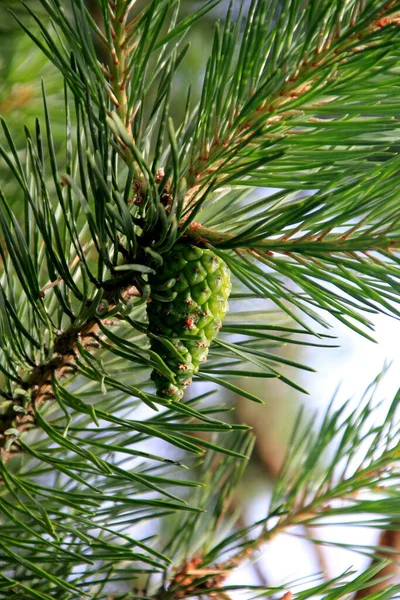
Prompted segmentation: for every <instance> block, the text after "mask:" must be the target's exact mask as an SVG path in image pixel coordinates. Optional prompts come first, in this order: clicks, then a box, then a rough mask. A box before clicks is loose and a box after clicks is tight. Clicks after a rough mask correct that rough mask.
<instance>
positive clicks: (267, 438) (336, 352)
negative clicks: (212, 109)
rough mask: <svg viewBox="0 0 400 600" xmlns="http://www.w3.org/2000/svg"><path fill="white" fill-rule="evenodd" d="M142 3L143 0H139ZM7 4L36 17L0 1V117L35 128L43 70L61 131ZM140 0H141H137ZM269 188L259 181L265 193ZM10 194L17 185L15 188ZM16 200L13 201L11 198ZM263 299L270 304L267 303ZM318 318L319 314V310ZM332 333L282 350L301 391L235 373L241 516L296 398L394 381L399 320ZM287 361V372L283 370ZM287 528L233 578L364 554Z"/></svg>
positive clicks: (190, 61)
mask: <svg viewBox="0 0 400 600" xmlns="http://www.w3.org/2000/svg"><path fill="white" fill-rule="evenodd" d="M87 4H88V6H89V8H90V9H91V11H92V12H93V14H94V15H96V6H97V2H96V0H87ZM142 4H144V3H143V2H142ZM182 4H183V6H184V10H186V11H188V12H190V10H191V9H192V7H193V5H194V4H198V3H196V2H191V1H190V0H185V1H184V2H183V3H182ZM226 4H227V3H224V2H222V3H221V5H220V6H219V8H218V10H216V11H214V12H213V13H210V14H209V15H208V16H207V17H206V18H205V19H203V21H202V22H201V24H199V25H197V26H196V28H195V30H194V31H193V33H192V35H191V48H190V50H189V52H188V54H187V56H186V58H185V61H184V63H183V65H182V69H181V71H180V75H179V78H178V79H177V82H176V88H175V101H174V102H173V103H172V104H171V105H172V106H173V111H174V112H175V113H176V114H177V115H178V114H179V112H180V110H181V108H182V107H181V98H184V94H182V93H180V91H181V90H186V87H187V85H188V82H189V81H190V82H191V83H192V84H193V88H194V91H195V93H197V94H198V93H199V90H200V85H201V81H202V73H203V69H204V65H205V61H206V60H207V54H208V50H209V48H210V45H211V40H212V35H213V22H214V20H215V17H216V16H218V15H221V16H223V14H224V11H225V9H226ZM29 6H30V7H31V8H34V9H35V10H38V11H39V10H40V6H39V3H37V2H36V0H30V2H29ZM9 7H12V8H13V9H14V10H15V11H16V13H17V15H20V14H22V12H23V13H24V17H23V19H24V22H25V23H26V24H28V25H29V26H30V27H32V28H34V23H33V22H32V21H30V20H29V18H27V16H26V12H25V10H24V9H23V8H22V5H21V2H20V1H19V0H7V1H6V2H0V114H1V115H2V116H3V117H4V118H5V119H6V121H7V123H8V124H9V127H10V128H11V129H12V132H13V135H15V136H16V138H17V142H18V135H19V134H20V135H21V145H22V134H23V127H24V125H27V126H28V127H29V128H31V129H33V127H34V120H35V118H36V117H37V116H38V117H42V114H43V111H42V105H41V88H40V78H41V77H43V79H44V82H45V86H46V91H47V94H48V97H49V101H50V104H51V113H52V117H53V125H54V127H55V131H56V133H57V130H59V132H60V143H61V139H62V138H61V135H62V132H63V124H64V123H63V94H62V92H63V82H62V80H61V78H60V76H59V75H58V73H57V72H56V70H55V69H54V67H53V66H52V65H51V64H49V63H48V61H47V59H46V58H45V57H44V56H43V55H42V54H41V53H40V52H39V51H38V50H37V48H36V47H35V46H34V44H33V42H31V41H30V40H29V38H28V37H27V36H26V35H25V34H24V33H23V32H21V29H20V27H19V25H18V23H17V22H16V21H15V19H14V18H13V17H12V15H11V14H10V13H9V11H8V10H7V9H8V8H9ZM138 7H140V2H139V3H138ZM0 177H1V180H2V185H4V186H5V188H6V190H7V192H8V193H7V195H8V196H9V197H11V198H12V196H13V194H12V190H13V185H14V183H13V181H12V179H11V178H10V176H9V174H8V173H7V171H6V170H5V168H4V165H1V166H0ZM267 193H268V190H263V194H264V195H266V194H267ZM15 197H17V195H15ZM14 208H15V210H18V206H15V207H14ZM271 308H273V307H272V306H271ZM325 318H326V315H325ZM328 320H329V321H330V323H331V324H332V330H331V331H330V333H331V335H334V336H336V337H337V340H336V341H335V340H332V343H333V344H336V343H337V344H340V347H338V348H312V347H308V348H307V347H304V346H295V345H291V346H287V347H284V348H282V350H281V352H282V353H283V354H284V355H285V356H286V357H288V358H289V357H290V358H291V359H295V360H297V361H299V362H301V363H305V364H307V365H309V366H311V367H313V368H314V369H315V371H316V372H315V373H313V372H308V371H299V370H297V371H296V372H294V371H293V369H290V368H288V370H287V373H288V374H289V375H291V376H292V377H293V378H294V379H295V380H296V382H297V383H299V384H300V385H301V386H302V387H304V388H305V389H306V390H307V391H308V392H309V395H305V394H301V393H300V392H298V391H296V390H294V389H292V388H289V387H288V386H286V385H285V384H284V383H281V382H279V381H278V380H265V381H263V380H253V381H251V382H249V381H247V380H246V381H242V382H240V385H241V386H242V387H244V388H246V389H248V390H249V391H251V392H253V393H255V394H256V395H258V396H259V397H261V398H263V400H264V402H265V404H264V405H258V404H254V403H252V402H250V401H249V400H244V399H241V398H236V397H234V398H229V400H230V401H231V402H234V403H236V406H237V412H236V419H237V420H238V421H240V422H246V423H248V424H250V425H251V426H252V427H253V428H254V430H255V432H256V434H257V443H256V449H255V452H254V455H253V457H252V459H251V461H250V464H249V467H248V469H247V471H246V474H245V477H244V480H243V482H242V484H241V486H240V489H239V490H238V495H237V499H236V504H237V506H239V507H240V509H241V514H242V517H241V518H242V521H243V523H248V524H249V523H251V522H253V521H255V520H257V519H261V518H263V517H264V516H265V514H266V510H267V507H268V499H269V496H270V494H271V490H272V486H273V483H274V478H275V476H276V474H277V472H278V471H279V468H280V465H281V462H282V460H283V457H284V454H285V450H286V446H287V441H288V438H289V435H290V432H291V429H292V427H293V425H294V421H295V418H296V415H297V413H298V410H299V408H300V406H303V407H304V408H305V410H306V413H307V414H308V415H309V418H310V427H311V423H314V422H315V419H316V418H318V417H316V416H315V414H317V415H321V414H322V413H323V412H324V409H325V408H326V406H327V405H328V403H329V402H330V400H331V399H332V397H333V396H334V395H335V394H336V396H335V400H334V402H335V405H336V406H341V405H342V404H343V403H344V402H345V401H346V400H347V399H348V398H352V403H353V405H355V404H356V403H357V402H358V401H359V399H360V397H361V395H362V393H363V391H364V390H365V388H366V387H367V386H368V384H369V383H371V381H372V380H373V379H374V378H375V377H376V376H377V374H378V373H379V372H380V371H381V370H382V368H383V367H384V365H385V363H386V364H388V363H390V362H391V363H392V364H391V367H390V369H389V370H388V372H387V373H386V375H385V377H384V378H383V380H382V382H381V384H380V388H379V393H378V395H377V401H378V400H381V399H383V398H386V399H387V401H390V400H391V399H392V397H393V395H394V393H395V392H396V391H397V385H398V373H399V371H400V359H399V358H398V354H399V353H398V348H397V343H398V340H399V339H400V324H399V322H398V321H396V320H395V319H393V318H389V317H387V316H385V315H378V316H376V317H374V318H373V320H374V323H375V326H376V332H375V340H376V342H377V343H373V342H370V341H368V340H366V339H364V338H362V337H361V336H359V335H357V334H356V333H354V332H352V331H351V330H349V329H346V328H345V327H344V326H343V325H341V324H340V323H335V322H334V319H333V317H330V318H329V319H328ZM291 371H292V372H291ZM198 391H199V384H195V385H194V386H193V393H197V392H198ZM293 533H294V535H290V536H289V535H286V534H285V535H280V536H278V537H277V538H276V539H275V540H273V541H272V542H271V543H270V544H269V546H268V547H267V548H265V549H264V551H263V553H262V554H260V558H259V560H258V561H257V562H256V563H254V564H253V565H250V566H249V565H247V566H245V567H243V568H241V569H238V570H237V571H236V572H235V574H234V575H233V576H232V578H231V581H232V583H242V584H243V583H249V584H263V583H264V584H265V583H266V582H268V583H269V584H272V585H273V584H278V583H279V584H282V582H284V581H287V582H290V581H291V580H293V579H297V578H299V577H305V576H307V575H311V574H315V573H317V572H325V574H326V576H327V577H330V578H331V577H333V576H335V575H339V574H341V573H343V571H345V570H346V569H348V568H349V567H356V568H358V569H363V568H364V567H365V566H366V565H367V564H368V559H366V558H365V557H363V556H362V555H361V554H354V553H350V552H348V551H346V550H343V549H340V548H337V547H335V546H334V545H332V546H316V545H314V544H312V543H310V542H309V541H307V538H312V537H314V536H315V537H318V532H316V531H295V530H293ZM355 535H356V536H357V540H358V543H360V544H363V543H365V544H371V543H374V542H376V540H377V537H378V536H379V533H377V532H376V531H373V530H371V529H367V528H357V530H355V529H354V528H351V527H348V526H346V527H343V526H335V525H332V526H331V527H329V528H326V527H325V528H324V532H323V536H324V539H325V540H330V541H331V542H332V544H335V543H338V544H340V543H342V542H346V541H349V540H354V536H355Z"/></svg>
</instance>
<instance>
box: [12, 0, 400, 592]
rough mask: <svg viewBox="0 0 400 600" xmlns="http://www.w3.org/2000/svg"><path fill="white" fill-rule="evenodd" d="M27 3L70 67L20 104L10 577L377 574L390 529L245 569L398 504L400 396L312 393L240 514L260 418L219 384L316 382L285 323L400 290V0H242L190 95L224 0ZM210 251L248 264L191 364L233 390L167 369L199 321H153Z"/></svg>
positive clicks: (173, 585)
mask: <svg viewBox="0 0 400 600" xmlns="http://www.w3.org/2000/svg"><path fill="white" fill-rule="evenodd" d="M8 4H9V8H10V9H11V10H12V11H13V14H14V19H15V21H13V23H14V25H13V27H15V26H16V24H17V23H18V24H19V25H18V26H19V27H20V28H21V30H22V31H24V32H25V36H24V38H23V39H25V40H26V39H27V38H30V39H31V40H33V41H34V43H35V44H36V46H37V48H38V50H37V54H35V56H34V58H35V60H39V61H43V60H44V59H43V57H45V69H48V70H49V77H45V79H44V81H43V83H42V87H41V95H42V98H41V108H39V107H38V104H37V93H36V88H35V90H34V93H33V95H31V96H29V98H28V99H27V102H28V103H30V112H31V113H32V114H42V116H41V118H37V119H32V118H31V116H32V115H29V122H27V123H26V125H25V127H22V126H21V124H20V123H18V119H17V118H13V116H15V115H16V114H18V113H16V112H15V111H18V105H15V102H14V103H12V102H11V100H12V98H11V96H10V98H9V100H10V103H11V104H10V106H9V105H5V104H4V101H3V102H2V103H1V104H0V108H1V111H2V113H3V114H4V116H5V117H6V118H1V127H2V129H1V135H0V160H1V162H2V165H1V167H0V174H1V177H2V181H1V187H0V256H1V264H2V266H1V273H0V377H1V391H0V396H1V402H0V448H1V461H0V477H1V492H0V514H1V516H0V523H1V527H0V599H1V600H3V599H8V598H15V599H16V600H17V599H18V600H31V599H32V600H33V599H41V600H51V599H53V598H57V599H58V600H83V599H84V598H90V599H92V600H106V599H109V598H112V599H113V600H117V599H118V600H122V599H124V600H128V599H133V598H141V599H143V600H144V599H146V598H147V599H153V600H172V599H175V598H186V597H199V598H217V599H218V600H223V599H225V600H226V599H229V598H230V594H231V592H232V593H233V592H234V591H242V592H243V593H246V594H247V595H246V596H245V597H248V598H261V597H271V598H285V600H288V599H289V598H292V596H290V593H293V598H296V599H298V600H306V599H307V598H324V599H325V600H334V599H340V598H351V597H354V594H358V593H359V592H360V591H361V590H363V589H367V588H368V587H369V586H371V585H372V584H374V582H375V583H376V582H377V581H378V580H380V578H382V572H383V570H384V568H386V567H387V566H388V565H389V564H392V563H393V561H394V560H395V554H394V553H393V552H392V551H391V549H390V548H383V549H382V548H376V547H366V546H363V547H361V546H358V545H357V544H349V545H348V547H349V549H352V550H354V551H356V552H363V553H365V554H366V555H368V556H370V557H371V559H372V561H371V566H370V567H369V568H368V569H367V570H366V571H365V572H364V573H362V574H359V573H356V572H352V571H348V572H346V573H344V574H343V576H341V577H338V578H336V579H334V580H332V581H323V580H322V579H320V578H319V579H318V578H316V579H315V580H314V581H309V582H308V583H307V582H306V584H307V585H305V582H304V581H303V582H292V583H291V584H289V585H288V584H287V583H285V585H282V587H274V588H269V587H265V586H264V587H262V586H251V585H246V582H243V585H239V586H233V585H231V584H230V583H229V573H230V572H231V571H232V570H233V569H235V568H236V567H237V566H238V565H239V564H241V563H242V562H243V561H244V560H246V559H247V558H249V557H252V556H253V555H254V556H255V555H256V553H257V552H258V550H259V549H260V547H261V546H262V545H263V544H265V543H268V541H269V540H270V539H272V537H273V536H275V535H276V534H278V533H279V532H282V531H286V530H287V529H290V528H291V527H293V526H295V525H309V524H313V525H316V524H318V525H326V526H328V525H329V523H330V519H331V518H332V517H336V518H337V517H339V516H340V517H341V518H342V517H343V521H344V522H345V521H346V519H350V520H351V519H358V521H357V522H358V523H361V521H360V519H363V520H365V523H367V524H369V525H371V523H372V526H373V527H376V528H378V529H382V530H392V529H393V530H398V528H399V506H400V493H399V488H398V483H399V471H398V461H399V440H400V437H399V433H400V432H399V418H398V415H399V411H398V405H399V402H400V395H397V396H396V397H395V398H394V400H393V402H392V403H391V404H390V406H389V408H388V411H387V414H386V416H385V417H383V418H382V419H381V422H380V421H379V416H377V415H376V414H375V412H374V411H375V410H376V404H375V402H374V399H373V393H372V392H373V390H374V387H375V384H373V386H372V387H371V389H370V390H368V391H367V393H366V394H365V396H364V397H363V399H362V400H361V401H360V404H359V407H358V408H357V409H356V410H353V409H350V408H349V407H347V406H344V407H342V408H340V410H336V409H335V410H333V408H330V409H329V410H328V412H327V414H326V415H325V418H324V420H323V422H322V425H321V426H320V427H319V428H317V429H316V430H315V431H313V430H312V429H311V430H307V431H306V432H305V431H304V428H302V426H301V419H300V418H299V422H298V424H297V425H296V428H295V434H296V435H294V437H293V439H292V441H291V444H290V446H289V449H288V456H287V460H286V462H285V465H284V466H283V468H282V471H281V473H280V476H279V478H278V480H277V482H276V485H275V489H274V493H273V497H272V499H271V503H270V506H269V508H268V512H267V515H266V517H265V519H263V520H262V521H260V522H257V523H254V524H252V525H251V526H250V527H237V526H236V525H235V516H234V515H232V513H231V512H230V509H229V506H230V503H231V501H232V499H233V497H234V492H235V489H236V487H237V485H238V482H239V481H240V479H241V476H242V474H243V471H244V469H245V466H246V462H247V460H248V458H249V457H250V455H251V450H252V446H253V442H254V439H253V434H252V432H251V431H249V427H248V426H246V425H243V424H238V423H236V422H235V421H234V419H232V418H231V417H230V410H231V407H230V405H229V404H224V403H223V402H222V401H220V399H218V398H219V397H218V396H217V393H216V392H217V390H218V389H219V388H221V387H224V388H226V389H227V390H229V391H233V392H235V393H237V394H240V395H241V396H243V397H245V398H247V399H248V401H256V402H260V401H261V400H260V399H259V398H258V397H256V396H255V395H254V394H252V393H250V392H249V391H248V390H246V389H242V388H241V387H240V385H241V384H240V382H238V380H239V379H240V381H241V382H242V385H243V381H244V380H246V378H252V377H257V378H262V379H263V380H264V381H265V382H266V384H267V383H268V379H270V378H279V379H280V380H281V381H282V385H284V384H288V385H290V386H292V387H294V388H295V389H298V390H301V391H304V390H302V388H301V386H300V384H299V382H298V380H297V378H296V375H294V376H293V377H289V376H288V374H287V372H286V370H285V367H286V366H290V367H294V368H295V369H296V368H298V369H308V370H312V369H311V368H310V367H309V366H307V365H303V364H301V363H298V362H297V361H295V360H291V359H288V358H286V357H285V356H284V355H282V354H281V353H280V346H282V345H284V344H310V345H314V346H318V347H321V348H323V347H325V346H331V345H332V337H331V335H330V334H329V327H330V323H331V322H332V320H333V319H334V318H336V319H338V320H339V321H341V322H343V323H345V324H347V325H348V326H349V327H351V328H352V329H354V330H355V331H357V332H358V333H359V334H361V335H364V336H366V337H367V338H371V337H373V324H372V317H373V315H374V314H376V313H377V312H382V313H385V314H390V315H392V316H394V317H399V316H400V309H399V306H398V300H397V299H398V294H399V290H400V270H399V262H400V259H399V255H398V247H399V239H400V213H399V211H398V204H397V202H398V189H399V188H398V184H399V178H400V176H399V172H400V158H399V155H398V152H397V145H398V141H399V137H400V135H399V131H400V128H399V125H398V121H399V115H400V95H399V84H398V70H399V66H400V35H399V25H400V0H392V1H388V0H334V1H332V0H281V1H280V0H252V1H251V2H250V3H245V2H241V1H240V0H239V1H237V2H236V1H233V0H232V1H231V3H230V5H229V7H228V12H227V14H226V17H225V18H224V19H223V20H222V21H221V22H217V23H216V24H215V33H214V38H213V44H212V47H211V48H210V51H209V57H208V60H207V64H206V68H205V72H204V81H203V83H202V88H201V94H200V96H199V98H198V100H197V99H196V92H195V91H194V93H192V91H191V89H190V88H189V89H187V90H186V95H185V99H184V102H183V103H182V102H181V104H180V106H179V107H178V108H177V107H176V106H175V104H174V102H175V99H176V95H175V90H176V86H177V85H178V84H177V83H176V82H177V79H179V74H180V72H181V71H180V69H181V68H182V65H183V64H184V60H185V55H186V53H187V51H188V47H189V41H190V34H191V31H192V29H193V27H195V26H196V24H197V23H198V22H199V21H200V20H201V19H204V18H206V17H207V18H210V16H212V15H213V14H214V13H213V9H215V8H216V7H217V5H219V4H221V2H220V0H205V1H204V2H202V3H199V4H198V5H197V9H196V10H193V11H189V12H186V13H184V12H182V10H181V7H180V2H179V0H151V1H149V2H147V3H145V6H144V7H143V8H140V7H138V5H137V3H136V1H135V0H131V1H129V0H97V1H96V2H95V5H96V8H97V11H96V14H94V13H93V12H91V11H90V10H89V8H88V7H87V6H86V4H85V3H84V2H83V0H70V2H68V3H66V2H63V1H62V0H38V2H37V3H31V2H27V3H24V2H23V1H22V0H21V1H20V0H13V1H12V2H11V1H9V2H8ZM0 33H1V34H2V35H3V34H4V32H3V31H2V30H0ZM25 43H26V42H25ZM18 44H21V45H23V44H24V42H23V41H18ZM16 57H17V58H18V55H16ZM39 57H42V58H39ZM13 60H14V61H15V57H14V58H13ZM51 63H52V65H53V67H52V66H51ZM15 64H17V63H15ZM38 64H39V63H38ZM40 64H43V63H40ZM1 68H2V69H5V64H4V65H2V66H1ZM11 71H12V69H11V68H10V72H9V73H7V72H6V70H5V71H4V84H2V86H4V87H0V99H1V98H3V97H5V96H7V90H8V89H10V90H11V87H10V86H12V85H13V82H14V79H13V77H14V78H15V73H14V72H11ZM61 77H62V79H61ZM60 82H61V83H60ZM62 82H63V83H62ZM7 86H9V87H7ZM171 115H173V117H171ZM60 123H62V128H61V127H60ZM265 187H269V188H271V187H272V188H277V190H276V191H274V193H272V194H269V195H267V196H266V197H260V196H262V194H266V192H265V190H264V191H263V192H262V193H261V194H260V193H258V195H257V194H255V193H254V191H255V190H256V189H257V188H265ZM188 249H191V251H192V252H194V253H195V254H196V253H197V252H198V253H199V254H201V256H203V257H204V256H205V257H213V258H212V260H215V262H216V264H217V265H218V269H219V271H221V277H222V278H225V279H224V280H223V286H224V289H225V292H224V294H223V298H222V300H221V302H222V301H223V302H225V301H226V296H227V295H228V294H229V289H228V288H229V283H228V275H227V270H226V267H225V265H226V266H227V268H229V271H230V273H231V276H232V284H233V287H232V292H231V295H230V300H229V304H230V312H229V313H228V314H227V315H226V317H225V319H224V320H223V323H222V328H221V331H220V332H219V334H218V336H217V337H216V338H215V339H214V340H213V341H212V338H213V337H214V335H215V333H216V331H214V330H213V331H212V332H211V333H212V335H211V333H210V332H208V331H207V332H206V333H205V334H204V335H206V338H207V344H209V343H210V342H211V343H210V346H209V353H208V358H207V360H206V361H205V362H203V361H202V360H201V358H202V357H197V355H196V357H195V359H193V364H192V362H191V363H190V375H191V376H193V377H194V381H198V382H203V383H207V384H210V383H211V384H212V386H213V388H215V389H212V390H211V391H206V392H205V391H204V390H203V389H202V387H201V386H194V387H193V388H191V389H192V390H193V392H192V393H191V394H190V395H189V394H187V395H185V397H184V398H183V399H182V400H180V396H181V393H179V394H172V395H171V394H165V393H163V390H164V389H165V387H164V384H165V385H167V386H170V388H169V389H172V390H176V389H177V388H183V387H186V385H187V384H188V383H189V382H186V380H185V382H182V381H181V379H179V377H180V376H179V373H177V371H176V360H178V359H179V360H181V358H182V352H183V350H185V349H186V350H187V349H188V348H189V350H190V352H189V353H190V354H191V357H192V355H194V350H193V342H190V344H192V345H190V344H189V342H187V341H186V345H185V343H183V342H182V339H186V338H185V336H186V335H187V333H188V332H187V331H186V332H185V331H183V332H182V334H181V333H180V331H179V327H174V328H173V332H172V334H171V332H170V331H167V330H166V329H165V328H164V327H163V326H162V321H161V322H160V323H159V326H158V327H154V326H153V325H154V314H155V313H154V311H155V310H156V308H154V307H156V305H158V306H159V305H160V304H161V303H164V304H168V302H165V300H167V301H168V300H170V301H171V303H172V302H173V300H174V299H175V297H174V298H172V297H171V296H170V295H169V293H168V289H169V287H168V286H169V285H170V284H169V282H170V280H171V278H170V274H171V272H172V275H173V277H172V279H175V283H174V281H172V284H171V286H176V276H178V277H179V273H178V271H177V270H176V269H177V267H176V265H174V264H173V263H172V264H171V263H169V262H168V261H170V260H171V253H172V255H173V256H175V255H176V254H175V253H177V256H178V260H179V256H180V255H181V254H182V253H183V255H184V253H185V252H187V251H188ZM196 256H197V254H196ZM196 260H198V259H197V258H196ZM163 268H164V271H163ZM165 273H167V275H168V278H167V277H166V275H165ZM207 281H208V282H209V281H211V279H210V277H209V278H208V279H207ZM194 283H195V282H194ZM194 283H191V282H189V285H190V286H192V285H194ZM214 283H215V282H214ZM215 285H216V287H217V284H215ZM164 288H165V289H164ZM167 288H168V289H167ZM210 288H211V285H210ZM211 291H212V293H216V292H215V291H214V290H211ZM197 292H198V294H199V296H198V300H196V302H197V304H198V306H199V307H203V306H204V305H205V302H206V300H204V298H203V296H202V295H201V294H202V293H203V292H202V291H201V290H200V291H198V290H197ZM197 292H196V293H197ZM151 300H154V304H153V308H154V311H153V312H152V310H153V309H151V308H150V307H151V306H152V302H151ZM149 301H150V302H149ZM210 303H211V301H210ZM271 305H273V309H272V310H271ZM148 306H149V309H148V310H147V307H148ZM225 308H226V307H225V306H224V307H223V309H222V308H221V307H218V309H216V310H215V311H214V310H212V311H211V312H212V313H213V316H214V317H215V323H214V322H213V323H214V325H215V327H214V329H215V330H216V329H217V325H218V323H219V321H221V320H222V318H223V313H224V312H225ZM170 309H171V310H172V311H175V310H178V309H176V305H175V306H172V307H170ZM179 310H180V309H179ZM206 312H207V311H206ZM147 314H149V315H150V316H149V319H148V318H147ZM184 316H185V318H187V315H186V314H185V315H184ZM196 318H197V317H196ZM202 318H203V317H202ZM204 318H206V317H204ZM152 319H153V322H152ZM149 321H150V323H149ZM206 327H207V325H206ZM180 329H182V327H180ZM187 329H191V327H187ZM200 333H201V332H200ZM209 333H210V334H209ZM194 334H195V335H193V336H192V339H193V340H194V341H196V340H197V338H196V335H198V334H199V332H198V331H197V330H196V331H194ZM171 335H172V338H171ZM199 335H200V334H199ZM174 336H175V337H174ZM199 341H200V343H201V342H204V340H203V339H202V338H201V336H200V337H199ZM182 344H183V345H182ZM323 351H324V350H321V352H323ZM171 357H172V358H171ZM174 357H175V358H174ZM203 358H205V357H203ZM327 360H329V355H328V353H327ZM171 367H172V368H171ZM151 372H153V373H154V374H155V375H153V378H154V379H155V380H156V381H157V382H158V384H159V383H160V381H161V382H162V385H161V387H160V385H158V393H157V390H156V389H155V386H154V384H153V381H152V380H151V377H150V374H151ZM165 382H166V383H165ZM375 383H376V382H375ZM243 387H245V386H244V385H243ZM161 388H162V389H161ZM208 389H209V385H208V386H207V390H208ZM160 390H161V393H160ZM180 391H183V390H181V389H180ZM379 414H381V413H379ZM363 522H364V521H363ZM149 532H150V535H149ZM155 532H157V533H158V535H155ZM314 542H315V543H316V544H323V543H325V540H323V539H318V540H314ZM383 555H384V557H383ZM381 583H382V582H381ZM305 588H306V589H305ZM372 589H373V588H371V590H372ZM288 590H289V591H288ZM365 597H369V598H371V600H372V599H374V600H384V599H387V600H389V599H394V598H400V586H399V585H395V584H393V582H391V581H390V580H389V581H388V582H387V583H386V584H385V583H383V584H382V586H381V589H380V591H376V590H375V589H374V590H373V591H371V594H369V595H367V596H365Z"/></svg>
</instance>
